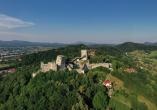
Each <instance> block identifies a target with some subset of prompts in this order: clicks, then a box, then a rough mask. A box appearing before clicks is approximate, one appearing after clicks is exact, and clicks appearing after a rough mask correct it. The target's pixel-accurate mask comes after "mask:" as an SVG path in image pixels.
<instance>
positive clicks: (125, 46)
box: [116, 42, 157, 52]
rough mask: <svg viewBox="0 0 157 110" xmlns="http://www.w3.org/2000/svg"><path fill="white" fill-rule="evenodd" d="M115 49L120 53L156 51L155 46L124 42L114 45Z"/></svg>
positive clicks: (156, 47)
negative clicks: (120, 51)
mask: <svg viewBox="0 0 157 110" xmlns="http://www.w3.org/2000/svg"><path fill="white" fill-rule="evenodd" d="M116 48H118V49H119V50H122V51H126V52H127V51H134V50H148V51H149V50H150V51H151V50H157V46H155V45H146V44H142V43H141V44H140V43H133V42H126V43H123V44H119V45H116Z"/></svg>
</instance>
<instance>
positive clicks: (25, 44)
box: [0, 40, 65, 47]
mask: <svg viewBox="0 0 157 110" xmlns="http://www.w3.org/2000/svg"><path fill="white" fill-rule="evenodd" d="M28 46H43V47H63V46H65V44H62V43H41V42H28V41H20V40H13V41H1V40H0V47H28Z"/></svg>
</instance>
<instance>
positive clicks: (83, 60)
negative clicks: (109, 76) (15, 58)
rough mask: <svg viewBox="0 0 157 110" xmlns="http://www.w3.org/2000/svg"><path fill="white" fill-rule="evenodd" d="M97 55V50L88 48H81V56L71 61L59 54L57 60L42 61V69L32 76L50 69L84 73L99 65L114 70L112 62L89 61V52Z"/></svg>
mask: <svg viewBox="0 0 157 110" xmlns="http://www.w3.org/2000/svg"><path fill="white" fill-rule="evenodd" d="M91 53H92V55H95V51H94V52H93V51H91V50H90V51H88V50H81V57H76V58H74V59H73V60H71V61H70V62H68V61H67V60H66V59H65V56H63V55H58V56H57V58H56V62H48V63H47V64H44V63H43V62H41V65H40V70H39V71H38V72H36V73H33V74H32V76H33V77H35V76H36V75H37V74H38V73H40V72H43V73H45V72H48V71H50V70H53V71H59V70H65V69H67V70H69V71H72V70H76V71H77V72H78V73H80V74H84V73H86V72H88V71H89V70H90V69H93V68H97V67H105V68H108V69H110V70H112V64H111V63H92V64H90V63H89V59H88V57H89V54H91Z"/></svg>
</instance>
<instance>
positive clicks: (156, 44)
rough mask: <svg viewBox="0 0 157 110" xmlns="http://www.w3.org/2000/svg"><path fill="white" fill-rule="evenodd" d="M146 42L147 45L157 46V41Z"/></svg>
mask: <svg viewBox="0 0 157 110" xmlns="http://www.w3.org/2000/svg"><path fill="white" fill-rule="evenodd" d="M144 44H145V45H155V46H157V42H155V43H153V42H145V43H144Z"/></svg>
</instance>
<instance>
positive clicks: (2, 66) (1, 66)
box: [0, 64, 9, 68]
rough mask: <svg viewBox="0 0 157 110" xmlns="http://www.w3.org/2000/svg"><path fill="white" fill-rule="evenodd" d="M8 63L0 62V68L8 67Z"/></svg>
mask: <svg viewBox="0 0 157 110" xmlns="http://www.w3.org/2000/svg"><path fill="white" fill-rule="evenodd" d="M8 66H9V65H8V64H0V68H4V67H8Z"/></svg>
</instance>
